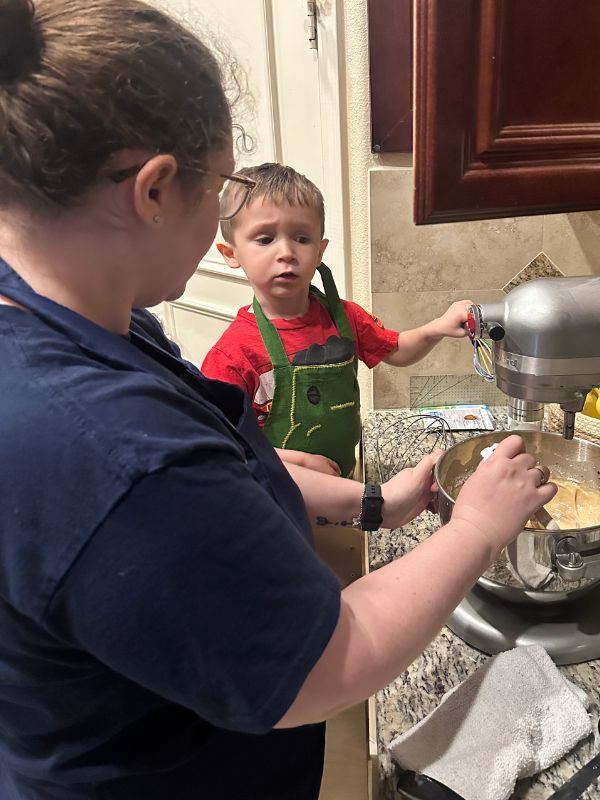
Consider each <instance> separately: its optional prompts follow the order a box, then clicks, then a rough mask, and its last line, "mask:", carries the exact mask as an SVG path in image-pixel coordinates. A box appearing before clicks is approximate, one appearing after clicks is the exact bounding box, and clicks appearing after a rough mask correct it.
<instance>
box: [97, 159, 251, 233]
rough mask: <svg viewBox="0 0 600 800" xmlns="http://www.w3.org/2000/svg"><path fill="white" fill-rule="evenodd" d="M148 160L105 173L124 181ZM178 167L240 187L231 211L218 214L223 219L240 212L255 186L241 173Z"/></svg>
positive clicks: (114, 180) (114, 178)
mask: <svg viewBox="0 0 600 800" xmlns="http://www.w3.org/2000/svg"><path fill="white" fill-rule="evenodd" d="M151 158H154V156H151ZM148 161H150V158H149V159H147V160H146V161H144V163H143V164H134V165H133V166H132V167H125V168H124V169H117V170H112V171H111V172H106V173H105V175H106V177H107V178H108V179H109V180H111V181H112V182H113V183H123V181H126V180H127V179H128V178H132V177H133V176H134V175H137V173H138V172H139V171H140V170H141V169H142V167H145V166H146V164H147V163H148ZM179 169H181V170H188V171H189V172H200V173H202V174H203V175H217V176H218V177H219V178H223V180H226V181H231V182H232V183H237V184H239V185H240V186H241V187H242V189H241V190H240V192H239V197H237V196H236V197H235V198H233V199H235V204H234V206H233V211H230V212H229V213H227V214H220V215H219V219H220V220H223V221H225V220H229V219H233V218H234V217H235V215H236V214H239V213H240V211H241V210H242V208H243V207H244V206H245V205H246V202H247V201H248V198H249V197H250V192H251V191H252V190H253V189H254V187H255V186H256V181H253V180H252V179H251V178H245V177H244V176H243V175H227V174H226V173H223V172H213V171H212V170H210V169H202V168H201V167H179ZM224 189H225V186H223V189H221V191H220V192H219V195H221V194H222V192H223V191H224Z"/></svg>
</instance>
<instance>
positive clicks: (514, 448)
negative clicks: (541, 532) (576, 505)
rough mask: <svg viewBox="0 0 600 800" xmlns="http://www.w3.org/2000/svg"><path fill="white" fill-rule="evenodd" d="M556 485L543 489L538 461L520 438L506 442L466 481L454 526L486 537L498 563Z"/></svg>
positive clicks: (546, 500)
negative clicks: (503, 549)
mask: <svg viewBox="0 0 600 800" xmlns="http://www.w3.org/2000/svg"><path fill="white" fill-rule="evenodd" d="M556 492H557V487H556V484H554V483H546V484H544V485H542V486H540V471H539V470H538V469H536V460H535V458H534V457H533V456H532V455H530V454H529V453H526V452H525V445H524V443H523V439H522V438H521V437H520V436H517V435H515V436H509V437H507V438H506V439H503V440H502V441H501V442H500V444H499V445H498V447H496V449H495V450H494V452H493V453H492V455H491V456H490V457H489V458H487V459H485V461H482V462H481V464H479V466H478V467H477V469H476V470H475V472H474V473H473V475H471V477H470V478H469V479H468V480H467V481H466V482H465V484H464V486H463V487H462V489H461V490H460V494H459V495H458V498H457V500H456V503H455V505H454V510H453V512H452V523H453V524H460V525H462V526H466V527H468V528H471V529H473V530H475V531H477V533H478V534H479V536H481V537H484V538H485V539H486V541H487V543H488V546H489V547H490V548H491V559H490V560H492V561H493V560H494V559H495V558H497V556H498V555H499V554H500V551H501V550H502V548H503V547H505V546H506V545H507V544H508V543H509V542H511V541H512V540H513V539H514V538H515V537H516V536H517V535H518V534H519V533H520V532H521V531H522V530H523V527H524V525H525V523H526V521H527V519H528V518H529V516H530V515H531V514H532V513H533V512H534V511H537V509H538V508H540V506H543V505H544V504H545V503H548V502H549V501H550V500H552V498H553V497H554V495H555V494H556Z"/></svg>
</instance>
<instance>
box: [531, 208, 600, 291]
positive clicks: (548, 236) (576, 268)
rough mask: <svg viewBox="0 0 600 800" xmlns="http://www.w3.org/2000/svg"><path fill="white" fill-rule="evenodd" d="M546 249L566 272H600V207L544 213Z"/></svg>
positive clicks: (597, 273)
mask: <svg viewBox="0 0 600 800" xmlns="http://www.w3.org/2000/svg"><path fill="white" fill-rule="evenodd" d="M542 249H543V251H544V252H545V253H546V255H547V256H548V258H550V259H551V260H552V261H553V262H554V264H556V266H557V267H558V268H559V269H560V270H561V272H563V273H564V274H565V275H600V211H582V212H579V213H577V214H551V215H548V216H546V217H544V244H543V248H542Z"/></svg>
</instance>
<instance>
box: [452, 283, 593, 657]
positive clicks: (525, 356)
mask: <svg viewBox="0 0 600 800" xmlns="http://www.w3.org/2000/svg"><path fill="white" fill-rule="evenodd" d="M467 328H468V334H469V336H470V338H471V340H473V341H476V340H479V339H483V338H485V339H491V340H492V341H493V343H494V346H493V360H494V372H495V379H496V384H497V386H498V388H499V389H500V390H501V391H503V392H504V393H505V394H506V395H508V401H507V405H508V411H509V417H512V418H513V419H514V420H517V421H518V422H520V423H524V424H523V427H524V428H526V427H527V423H531V422H538V421H541V419H542V417H543V404H544V403H557V404H559V405H560V407H561V409H562V411H563V412H564V423H563V437H564V439H566V440H570V439H573V435H574V428H575V414H576V412H578V411H580V410H581V409H582V408H583V404H584V401H585V397H586V395H587V393H588V391H589V390H590V389H591V388H593V387H595V386H599V385H600V277H576V278H539V279H536V280H532V281H529V282H527V283H524V284H521V285H520V286H518V287H516V288H515V289H513V290H512V291H511V292H510V293H509V294H508V295H507V296H506V298H505V299H504V300H503V301H502V302H499V303H492V304H486V305H473V306H471V308H470V309H469V315H468V321H467ZM516 427H517V428H518V427H519V425H517V426H516ZM538 435H539V436H550V434H538ZM558 441H559V442H560V438H559V439H558ZM578 441H579V440H575V441H574V442H573V446H574V447H576V446H577V444H578ZM585 444H586V443H581V446H582V447H583V446H584V445H585ZM591 447H593V445H591ZM440 488H441V487H440ZM587 530H588V531H589V530H591V529H587ZM564 533H565V534H567V533H568V532H567V531H565V532H564ZM521 535H522V534H520V536H521ZM543 535H544V534H542V537H543ZM597 536H598V534H597V532H596V533H594V534H592V535H591V536H590V539H591V541H590V542H588V545H589V548H590V549H589V553H591V561H592V562H593V567H589V565H588V567H589V568H588V572H589V573H590V574H592V573H591V570H592V569H593V575H594V576H595V577H599V576H600V570H597V566H598V564H600V547H599V546H598V542H597ZM569 538H572V537H568V536H565V537H564V538H563V540H564V541H567V539H569ZM539 541H540V540H539V539H538V542H537V544H536V547H538V546H539ZM557 541H558V539H557ZM538 549H539V547H538ZM574 555H578V554H572V553H571V554H569V553H565V554H562V553H561V552H560V551H559V548H558V547H556V552H553V554H552V557H553V561H554V568H555V569H556V570H557V574H558V575H559V576H560V577H561V578H562V577H564V578H565V580H566V581H567V584H566V585H569V586H572V587H574V588H575V587H577V586H578V585H579V584H578V583H577V582H576V578H577V573H576V571H574V569H573V568H576V563H575V562H576V561H577V558H575V557H574ZM596 562H598V564H597V563H596ZM596 571H597V572H598V576H596ZM488 583H490V586H489V587H488V588H486V580H485V578H484V579H480V581H479V582H478V584H477V585H476V586H475V587H474V588H473V590H472V591H471V592H470V593H469V594H468V595H467V596H466V597H465V598H464V600H463V601H462V602H461V603H460V605H459V606H458V607H457V608H456V609H455V611H454V612H453V614H452V616H451V617H450V619H449V621H448V626H449V627H450V629H451V630H453V631H454V633H456V634H457V636H459V637H460V638H461V639H463V640H464V641H466V642H467V643H469V644H471V645H473V646H475V647H477V648H478V649H480V650H482V651H484V652H487V653H497V652H500V651H501V650H505V649H508V648H510V647H514V646H516V645H522V644H541V645H542V646H543V647H545V648H546V650H547V651H548V652H549V654H550V655H551V657H552V658H553V659H554V660H555V661H556V663H558V664H572V663H580V662H581V661H587V660H591V659H595V658H600V581H599V582H598V583H597V584H596V585H593V587H592V588H591V589H588V590H587V592H585V593H584V594H582V595H581V596H578V593H577V592H576V591H573V592H572V596H573V597H574V598H575V599H570V598H569V599H564V598H560V596H559V594H558V593H557V594H556V597H557V598H558V600H557V601H554V600H553V601H551V602H540V603H532V602H526V601H527V600H528V598H527V597H525V595H526V594H536V593H535V592H534V593H528V592H524V593H523V601H522V602H515V601H514V598H512V599H508V600H507V599H505V597H510V595H509V594H507V595H505V596H504V597H503V596H501V593H495V592H494V591H491V588H492V585H493V581H492V582H488ZM502 588H503V587H502ZM499 595H500V596H499ZM539 597H542V595H541V594H538V598H539Z"/></svg>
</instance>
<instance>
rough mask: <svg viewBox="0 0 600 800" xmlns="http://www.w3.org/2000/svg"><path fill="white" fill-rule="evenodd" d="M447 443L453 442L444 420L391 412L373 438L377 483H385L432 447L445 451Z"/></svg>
mask: <svg viewBox="0 0 600 800" xmlns="http://www.w3.org/2000/svg"><path fill="white" fill-rule="evenodd" d="M449 443H450V444H453V443H454V435H453V433H452V430H451V428H450V426H449V424H448V423H447V422H446V420H445V419H442V418H441V417H438V416H435V415H433V414H407V415H405V416H398V415H397V414H394V418H393V421H392V422H391V423H390V424H389V425H386V426H384V427H383V428H382V429H381V430H380V431H379V435H378V436H377V437H376V439H375V464H376V466H377V473H378V476H379V482H380V483H385V482H386V481H388V480H389V479H390V478H391V477H392V476H394V475H395V474H396V473H398V472H400V470H403V469H404V468H405V467H409V466H412V465H414V464H416V463H417V462H419V461H420V460H421V459H422V458H423V457H424V456H426V455H428V454H429V453H431V452H432V451H433V450H435V449H436V448H441V449H443V450H445V449H446V448H447V447H448V444H449Z"/></svg>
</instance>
